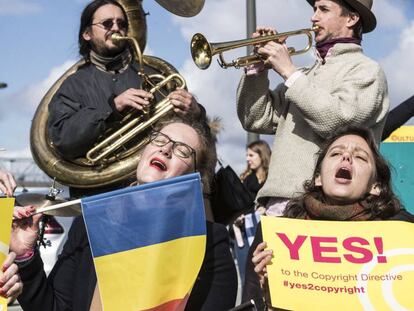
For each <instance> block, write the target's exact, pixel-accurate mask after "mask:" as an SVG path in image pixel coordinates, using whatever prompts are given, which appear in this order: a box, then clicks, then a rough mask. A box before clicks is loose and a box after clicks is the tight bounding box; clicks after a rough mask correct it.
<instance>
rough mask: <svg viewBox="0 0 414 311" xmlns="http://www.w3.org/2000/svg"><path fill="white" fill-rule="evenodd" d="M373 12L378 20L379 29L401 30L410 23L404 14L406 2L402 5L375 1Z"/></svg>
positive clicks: (398, 2)
mask: <svg viewBox="0 0 414 311" xmlns="http://www.w3.org/2000/svg"><path fill="white" fill-rule="evenodd" d="M373 12H374V13H375V16H376V18H377V22H378V27H386V28H401V27H404V26H405V25H406V24H407V22H408V20H407V18H406V17H405V14H404V2H402V3H401V1H395V0H392V1H391V0H378V1H374V5H373Z"/></svg>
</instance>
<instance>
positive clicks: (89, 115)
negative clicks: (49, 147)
mask: <svg viewBox="0 0 414 311" xmlns="http://www.w3.org/2000/svg"><path fill="white" fill-rule="evenodd" d="M146 71H148V72H149V73H151V72H152V73H153V72H154V71H153V70H152V69H151V68H146ZM129 88H141V78H140V77H139V76H138V74H137V67H136V64H135V63H133V64H131V65H130V66H128V67H127V69H125V70H124V71H123V72H121V73H110V72H105V71H102V70H100V69H98V68H97V67H96V66H95V65H93V64H91V63H88V64H86V65H84V66H83V67H82V68H80V69H78V71H77V72H76V73H74V74H73V75H71V76H69V77H68V78H67V79H66V80H65V81H64V82H63V83H62V85H61V87H60V88H59V89H58V91H57V92H56V93H55V95H54V96H53V98H52V100H51V102H50V104H49V119H48V133H49V136H50V139H51V140H52V141H53V144H54V146H55V147H56V149H57V150H58V151H59V152H60V153H61V154H62V156H63V157H64V158H66V159H74V158H77V157H80V156H85V154H86V152H87V151H88V150H89V149H90V148H91V147H92V146H93V145H94V143H95V142H96V141H97V140H98V137H99V136H101V135H102V134H103V133H104V132H105V130H106V129H107V128H110V127H111V126H113V124H114V121H119V120H120V118H121V115H120V114H119V113H118V112H117V110H116V109H115V107H114V102H113V100H114V98H115V97H116V96H118V95H119V94H121V93H123V92H124V91H125V90H127V89H129Z"/></svg>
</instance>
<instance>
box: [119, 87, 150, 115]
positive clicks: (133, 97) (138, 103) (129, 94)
mask: <svg viewBox="0 0 414 311" xmlns="http://www.w3.org/2000/svg"><path fill="white" fill-rule="evenodd" d="M153 98H154V96H153V95H152V94H151V93H149V92H147V91H144V90H140V89H134V88H130V89H127V90H126V91H124V92H123V93H121V94H119V95H118V96H116V97H115V98H114V106H115V109H116V110H117V111H118V112H121V111H123V110H124V109H125V108H127V107H131V108H134V109H138V110H144V109H145V107H147V106H148V105H149V104H150V102H151V100H152V99H153Z"/></svg>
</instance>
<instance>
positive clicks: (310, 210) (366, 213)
mask: <svg viewBox="0 0 414 311" xmlns="http://www.w3.org/2000/svg"><path fill="white" fill-rule="evenodd" d="M368 201H369V196H368V197H367V198H366V199H364V200H362V201H358V202H356V203H353V204H348V205H329V204H326V203H323V202H321V201H319V200H318V199H316V198H315V197H313V196H312V195H306V196H305V213H306V214H305V216H304V218H305V219H313V220H350V221H358V220H359V221H360V220H372V219H374V218H376V217H375V216H374V215H373V214H372V210H371V209H370V208H369V204H368Z"/></svg>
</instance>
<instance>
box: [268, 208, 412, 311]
mask: <svg viewBox="0 0 414 311" xmlns="http://www.w3.org/2000/svg"><path fill="white" fill-rule="evenodd" d="M261 223H262V229H263V240H264V241H266V242H267V245H268V248H269V249H272V250H273V255H274V257H273V259H272V264H271V265H268V267H267V270H268V277H269V289H270V295H271V300H272V305H273V306H274V307H278V308H283V309H287V310H295V311H297V310H310V309H312V310H376V311H377V310H414V299H413V289H414V224H411V223H408V222H402V221H366V222H362V221H361V222H359V221H355V222H338V221H311V220H297V219H287V218H278V217H269V216H264V217H262V218H261Z"/></svg>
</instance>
